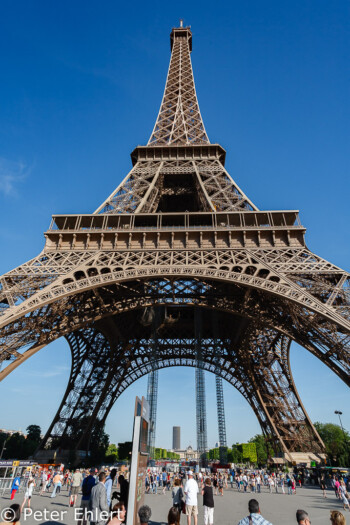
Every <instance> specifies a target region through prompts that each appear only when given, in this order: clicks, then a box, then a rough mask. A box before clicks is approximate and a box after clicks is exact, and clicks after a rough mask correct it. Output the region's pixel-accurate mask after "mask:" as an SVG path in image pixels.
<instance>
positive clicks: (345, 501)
mask: <svg viewBox="0 0 350 525" xmlns="http://www.w3.org/2000/svg"><path fill="white" fill-rule="evenodd" d="M339 494H340V499H341V500H342V503H343V508H344V510H345V509H346V508H347V509H348V510H349V511H350V504H349V500H348V497H349V496H348V493H347V491H346V486H345V483H344V480H343V479H342V480H341V482H340V487H339Z"/></svg>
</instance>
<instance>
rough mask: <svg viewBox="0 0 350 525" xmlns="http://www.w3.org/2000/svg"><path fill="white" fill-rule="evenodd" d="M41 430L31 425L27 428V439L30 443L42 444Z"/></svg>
mask: <svg viewBox="0 0 350 525" xmlns="http://www.w3.org/2000/svg"><path fill="white" fill-rule="evenodd" d="M40 435H41V428H40V427H39V425H29V426H28V427H27V439H29V440H30V441H35V442H36V443H38V444H39V443H40V441H41V438H40Z"/></svg>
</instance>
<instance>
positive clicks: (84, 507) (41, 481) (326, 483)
mask: <svg viewBox="0 0 350 525" xmlns="http://www.w3.org/2000/svg"><path fill="white" fill-rule="evenodd" d="M118 474H119V475H118ZM21 484H22V486H23V488H24V498H23V501H22V504H21V505H19V504H18V503H15V504H14V505H13V506H12V507H13V508H14V509H15V510H14V512H13V516H14V518H16V519H15V521H10V520H9V521H6V520H5V523H9V522H11V523H17V522H18V521H19V516H20V514H21V512H23V510H24V508H25V507H26V506H27V507H30V505H31V499H32V496H33V491H34V489H36V493H37V494H39V495H44V494H50V497H51V498H55V497H57V495H58V494H60V492H61V490H65V492H66V493H67V495H68V503H67V505H68V506H69V507H77V508H78V511H79V512H78V516H79V523H78V525H87V523H88V521H90V523H91V525H106V524H107V523H108V524H110V525H119V524H121V523H123V522H124V520H125V515H126V511H127V507H128V494H129V482H128V480H127V476H124V475H123V474H122V473H121V472H119V473H118V471H117V469H115V468H113V469H111V470H108V469H102V470H100V471H97V469H95V468H91V469H90V470H83V469H75V470H72V471H71V470H66V471H61V470H56V471H55V470H46V469H41V470H35V471H34V472H27V473H26V475H25V476H24V477H23V478H22V479H21V477H20V476H16V477H14V479H13V483H12V487H11V499H14V497H15V496H16V494H17V492H18V490H19V488H20V486H21ZM318 484H319V486H320V488H321V491H322V496H323V497H324V498H327V497H328V496H329V494H331V493H332V492H330V491H334V495H335V497H336V498H337V499H338V500H339V502H340V503H341V504H342V505H343V508H344V509H348V510H349V511H350V505H349V495H348V494H349V492H350V476H349V477H345V478H342V477H339V476H333V477H331V478H330V479H326V478H325V476H324V475H321V476H320V477H319V478H318ZM298 486H301V477H300V476H298V475H296V474H292V473H284V472H282V471H277V472H268V471H266V470H255V471H250V470H242V469H239V470H237V471H233V470H232V471H231V470H228V469H227V470H226V469H222V470H220V471H217V472H211V471H210V470H208V469H207V470H205V469H202V471H199V472H197V473H194V472H193V471H192V470H187V471H186V469H182V470H180V471H177V472H175V471H171V470H169V469H166V468H165V467H164V468H160V467H158V468H157V467H150V468H148V469H147V472H146V476H145V492H146V493H149V494H154V495H156V494H165V493H166V491H168V492H170V491H171V497H172V507H171V508H170V510H169V512H168V516H167V518H168V524H169V525H179V523H180V517H181V514H185V515H186V521H187V525H192V520H193V525H197V519H198V496H199V495H202V497H203V511H204V525H213V524H214V496H221V497H223V495H224V491H225V490H226V489H228V488H231V489H233V490H234V491H237V492H242V493H251V494H254V495H256V496H255V497H258V494H261V493H262V492H263V491H264V492H267V493H281V494H288V495H293V494H296V491H297V487H298ZM231 492H232V490H231ZM80 494H81V499H80V501H78V497H79V495H80ZM327 495H328V496H327ZM142 509H143V510H142ZM142 509H141V514H140V522H141V524H146V523H148V521H149V519H150V516H151V509H150V507H148V506H143V507H142ZM248 510H249V515H248V516H246V517H244V518H242V520H241V521H240V522H239V525H255V524H256V525H270V524H269V522H268V521H266V520H265V519H264V518H263V517H262V515H261V512H260V507H259V503H258V501H257V499H255V498H254V499H251V500H249V504H248ZM101 513H102V514H103V513H107V514H108V519H107V517H106V516H107V515H106V514H104V517H103V519H101V518H100V516H101ZM147 516H148V518H147ZM147 520H148V521H147ZM331 522H332V524H334V525H344V524H345V518H344V516H343V514H342V513H341V512H340V511H332V513H331ZM297 523H299V524H300V525H309V523H311V522H310V520H309V518H308V516H307V513H306V512H305V511H303V510H299V511H298V512H297Z"/></svg>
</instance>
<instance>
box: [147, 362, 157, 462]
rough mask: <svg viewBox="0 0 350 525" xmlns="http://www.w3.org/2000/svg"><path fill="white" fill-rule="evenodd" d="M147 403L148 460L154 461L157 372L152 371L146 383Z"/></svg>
mask: <svg viewBox="0 0 350 525" xmlns="http://www.w3.org/2000/svg"><path fill="white" fill-rule="evenodd" d="M147 401H148V403H149V419H150V429H149V432H148V450H149V456H150V458H153V459H154V449H155V445H156V427H157V402H158V370H157V369H155V370H152V372H151V373H150V374H149V376H148V381H147Z"/></svg>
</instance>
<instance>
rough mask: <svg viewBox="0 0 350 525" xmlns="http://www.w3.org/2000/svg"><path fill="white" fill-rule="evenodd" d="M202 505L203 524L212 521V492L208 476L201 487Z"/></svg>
mask: <svg viewBox="0 0 350 525" xmlns="http://www.w3.org/2000/svg"><path fill="white" fill-rule="evenodd" d="M202 495H203V507H204V525H213V523H214V494H213V487H212V486H211V480H210V478H206V479H205V482H204V487H203V489H202Z"/></svg>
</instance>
